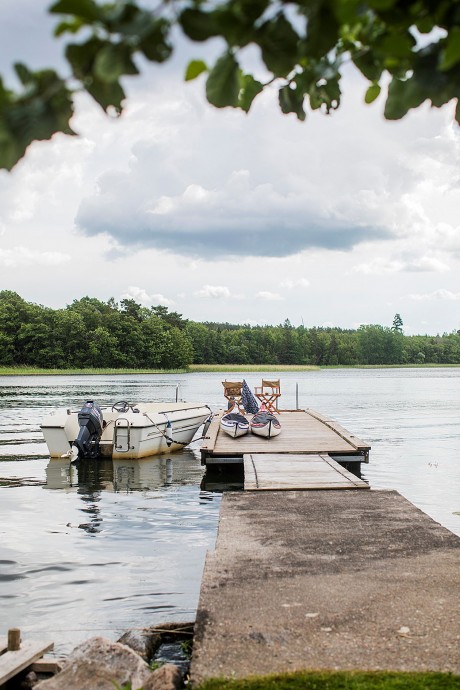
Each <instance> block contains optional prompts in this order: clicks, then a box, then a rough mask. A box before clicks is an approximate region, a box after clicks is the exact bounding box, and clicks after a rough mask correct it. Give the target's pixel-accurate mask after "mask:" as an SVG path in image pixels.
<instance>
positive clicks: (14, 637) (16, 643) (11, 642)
mask: <svg viewBox="0 0 460 690" xmlns="http://www.w3.org/2000/svg"><path fill="white" fill-rule="evenodd" d="M20 648H21V631H20V630H19V628H10V629H9V630H8V651H9V652H17V651H18V649H20Z"/></svg>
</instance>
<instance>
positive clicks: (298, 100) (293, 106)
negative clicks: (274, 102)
mask: <svg viewBox="0 0 460 690" xmlns="http://www.w3.org/2000/svg"><path fill="white" fill-rule="evenodd" d="M303 102H304V94H303V93H301V92H300V90H299V89H297V88H295V89H293V88H292V87H291V86H289V85H286V86H283V87H281V89H280V90H279V104H280V108H281V111H282V112H283V113H285V114H288V113H295V114H296V115H297V118H298V119H299V120H301V121H302V122H303V121H304V120H305V118H306V114H305V110H304V108H303Z"/></svg>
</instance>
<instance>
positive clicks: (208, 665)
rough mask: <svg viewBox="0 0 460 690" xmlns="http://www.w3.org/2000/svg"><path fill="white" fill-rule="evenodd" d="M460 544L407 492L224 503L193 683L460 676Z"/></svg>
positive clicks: (302, 494)
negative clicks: (340, 674)
mask: <svg viewBox="0 0 460 690" xmlns="http://www.w3.org/2000/svg"><path fill="white" fill-rule="evenodd" d="M459 592H460V538H458V537H457V536H455V535H454V534H452V533H451V532H450V531H448V530H447V529H445V528H443V527H441V526H440V525H439V524H438V523H436V522H434V521H433V520H432V519H431V518H429V517H428V516H427V515H425V514H424V513H423V512H421V511H420V510H418V509H417V508H415V507H414V506H413V505H412V504H411V503H409V502H408V501H407V500H406V499H404V498H403V497H402V496H401V495H399V494H398V493H397V492H395V491H374V490H370V491H362V490H353V489H351V490H350V489H348V490H346V491H342V490H336V491H269V492H265V491H261V492H234V493H229V494H226V495H225V496H224V497H223V501H222V507H221V515H220V523H219V533H218V538H217V543H216V549H215V551H214V552H211V553H209V554H208V557H207V560H206V565H205V571H204V576H203V582H202V589H201V596H200V601H199V607H198V612H197V621H196V626H195V641H194V650H193V658H192V666H191V679H192V683H194V684H196V683H198V682H200V681H203V680H205V679H207V678H211V677H216V676H220V677H244V676H248V675H253V674H269V673H277V672H286V671H294V670H307V669H331V670H351V669H362V670H382V669H386V670H402V671H409V670H411V671H422V670H434V671H451V672H454V673H457V674H458V673H460V597H459Z"/></svg>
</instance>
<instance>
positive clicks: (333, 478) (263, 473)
mask: <svg viewBox="0 0 460 690" xmlns="http://www.w3.org/2000/svg"><path fill="white" fill-rule="evenodd" d="M368 488H369V484H368V483H367V482H364V481H363V480H362V479H359V478H358V477H356V476H355V475H354V474H352V473H351V472H348V470H346V469H344V468H343V467H341V466H340V465H339V463H338V462H335V461H334V460H332V458H330V457H329V455H313V454H310V455H294V454H291V453H280V454H273V453H258V454H256V453H252V454H248V455H245V456H244V490H245V491H267V490H270V491H273V490H293V489H303V490H305V489H368Z"/></svg>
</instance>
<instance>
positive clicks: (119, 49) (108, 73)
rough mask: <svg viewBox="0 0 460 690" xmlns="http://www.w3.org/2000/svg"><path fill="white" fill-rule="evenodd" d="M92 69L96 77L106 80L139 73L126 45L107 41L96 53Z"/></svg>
mask: <svg viewBox="0 0 460 690" xmlns="http://www.w3.org/2000/svg"><path fill="white" fill-rule="evenodd" d="M93 71H94V75H95V77H96V78H97V79H100V80H101V81H106V82H114V81H117V80H118V79H119V78H120V77H122V76H123V75H125V74H139V70H138V69H137V67H136V65H135V64H134V62H133V61H132V58H131V52H130V49H129V48H128V46H126V45H123V44H114V43H107V44H106V45H105V46H104V47H103V48H102V49H101V50H100V51H99V52H98V53H97V55H96V59H95V61H94V70H93Z"/></svg>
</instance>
